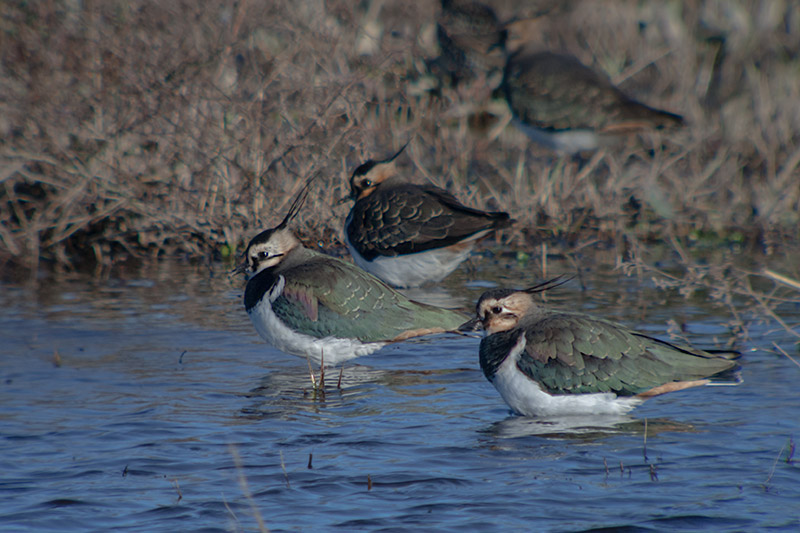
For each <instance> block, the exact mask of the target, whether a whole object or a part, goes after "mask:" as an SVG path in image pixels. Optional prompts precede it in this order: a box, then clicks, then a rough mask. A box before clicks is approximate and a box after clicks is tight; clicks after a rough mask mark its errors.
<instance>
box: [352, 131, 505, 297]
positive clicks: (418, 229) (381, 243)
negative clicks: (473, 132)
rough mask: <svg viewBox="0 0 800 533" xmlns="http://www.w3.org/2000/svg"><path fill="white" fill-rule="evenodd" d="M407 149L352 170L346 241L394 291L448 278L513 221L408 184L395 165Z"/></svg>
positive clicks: (359, 261) (356, 256) (366, 266)
mask: <svg viewBox="0 0 800 533" xmlns="http://www.w3.org/2000/svg"><path fill="white" fill-rule="evenodd" d="M404 148H405V146H404V147H403V148H401V149H400V151H399V152H397V153H396V154H395V155H393V156H392V157H390V158H388V159H385V160H383V161H373V160H369V161H367V162H366V163H363V164H362V165H360V166H359V167H358V168H356V169H355V171H354V172H353V175H352V177H351V178H350V198H351V199H352V200H355V205H354V206H353V208H352V209H351V210H350V213H349V214H348V215H347V220H346V221H345V240H346V243H347V248H348V249H349V250H350V254H351V255H352V256H353V260H354V261H355V262H356V264H357V265H358V266H360V267H361V268H363V269H364V270H366V271H368V272H370V273H372V274H374V275H375V276H377V277H379V278H381V279H382V280H383V281H385V282H386V283H389V284H390V285H394V286H395V287H417V286H419V285H422V284H423V283H427V282H433V281H441V280H442V279H444V278H445V277H447V276H448V275H449V274H450V273H451V272H453V271H454V270H455V269H456V268H457V267H458V265H459V264H460V263H461V262H462V261H464V260H465V259H467V257H469V255H470V253H471V252H472V249H473V248H474V247H475V244H476V243H477V242H478V240H480V239H481V238H483V237H486V236H487V235H489V234H490V233H492V232H493V231H495V230H498V229H501V228H504V227H506V226H509V225H510V224H511V223H512V222H513V220H511V219H510V218H509V216H508V213H503V212H487V211H480V210H478V209H473V208H471V207H467V206H465V205H462V204H461V203H460V202H459V201H458V200H456V198H455V197H454V196H453V195H451V194H450V193H448V192H447V191H445V190H443V189H440V188H438V187H434V186H432V185H415V184H412V183H407V182H406V181H404V180H403V178H402V177H401V176H400V175H399V174H398V171H397V167H396V165H395V159H396V158H397V156H398V155H400V153H402V151H403V149H404ZM345 200H346V199H345Z"/></svg>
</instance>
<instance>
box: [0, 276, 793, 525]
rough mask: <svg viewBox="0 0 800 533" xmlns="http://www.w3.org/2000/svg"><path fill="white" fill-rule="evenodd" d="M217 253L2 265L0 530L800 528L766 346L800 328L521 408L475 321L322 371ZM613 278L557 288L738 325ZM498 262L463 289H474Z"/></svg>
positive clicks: (789, 376) (650, 316)
mask: <svg viewBox="0 0 800 533" xmlns="http://www.w3.org/2000/svg"><path fill="white" fill-rule="evenodd" d="M222 272H223V269H222V268H221V267H220V269H219V271H216V270H215V271H212V272H197V271H195V270H193V269H191V268H189V267H183V268H179V267H173V268H172V269H169V270H166V271H164V272H160V271H159V272H154V273H150V274H141V275H139V276H140V277H137V276H130V279H127V280H126V279H105V280H102V281H99V280H92V279H91V278H84V277H80V276H75V277H69V278H65V279H60V280H58V282H52V283H48V282H42V283H40V284H38V285H36V286H31V285H27V284H13V283H6V284H4V285H3V286H2V289H1V290H0V336H1V337H2V345H1V346H0V472H2V474H0V529H2V530H3V531H38V530H59V531H108V530H112V529H113V530H116V531H125V530H135V531H177V530H182V531H231V530H234V531H253V530H257V529H258V520H259V519H260V520H263V523H264V525H265V527H267V528H269V530H270V531H298V530H311V529H318V528H324V529H338V530H341V531H352V530H373V531H376V530H377V531H400V530H412V529H413V530H417V529H427V530H437V531H463V530H465V529H467V530H470V531H507V530H551V531H576V530H592V529H599V528H627V530H629V531H663V530H682V531H686V530H690V531H691V530H701V529H712V530H716V531H742V530H754V529H775V530H786V531H792V530H800V503H798V502H800V466H798V463H797V461H796V460H794V459H795V458H794V457H791V458H790V453H791V452H790V448H791V447H792V446H793V442H794V439H797V438H798V436H800V432H799V431H798V428H799V427H800V395H798V394H797V387H796V383H797V379H798V375H799V374H798V369H797V368H796V367H794V366H792V364H791V363H790V362H789V361H788V360H787V359H786V358H784V357H782V356H779V355H776V354H774V353H772V352H770V351H767V350H768V349H770V348H771V346H772V342H776V343H778V344H779V345H780V346H782V347H783V348H784V349H786V350H787V351H790V352H792V351H794V352H795V353H796V348H795V347H794V346H793V344H792V342H793V339H791V338H790V336H789V335H788V334H786V333H785V332H781V330H780V329H776V328H775V327H773V326H772V325H767V324H765V325H757V324H756V325H754V326H753V327H752V328H751V331H750V333H751V339H750V340H749V341H748V342H749V344H748V345H746V346H743V348H745V349H746V350H748V351H747V352H746V354H745V356H744V379H745V382H744V384H742V385H740V386H738V387H704V388H701V389H696V390H690V391H683V392H679V393H674V394H671V395H668V396H664V397H660V398H657V399H654V400H651V401H649V402H647V403H646V404H645V405H644V406H642V407H641V408H639V409H637V410H635V411H634V412H633V413H632V414H631V415H630V416H627V417H622V418H619V419H602V418H595V419H590V420H569V419H567V420H565V419H561V420H558V419H556V420H539V419H526V418H521V417H515V416H511V415H510V414H509V412H508V409H507V408H506V407H505V405H504V404H503V402H502V400H501V399H500V397H499V396H498V395H497V393H496V392H495V390H494V389H493V388H492V387H491V385H490V384H489V383H488V382H487V381H486V380H485V379H484V378H483V375H482V374H481V372H480V369H479V368H478V362H477V346H478V340H477V339H474V338H467V337H439V338H434V339H423V340H418V341H416V342H409V343H405V344H400V345H395V346H391V347H389V348H386V349H384V350H383V351H381V352H379V353H377V354H374V355H372V356H368V357H364V358H361V359H359V360H357V364H349V365H347V366H346V367H345V368H344V371H343V373H342V375H341V383H342V385H341V388H339V387H337V381H338V380H339V374H338V371H336V370H330V371H329V372H328V373H327V375H326V384H327V386H326V389H325V393H324V395H323V394H319V393H315V392H314V391H313V389H312V387H311V384H310V378H309V371H308V366H307V365H306V363H305V362H304V361H302V360H301V359H299V358H296V357H292V356H288V355H284V354H282V353H281V352H278V351H276V350H274V349H272V348H271V347H269V346H267V345H266V344H264V343H263V342H262V341H261V340H260V339H259V338H258V336H257V335H256V333H255V331H254V330H253V328H252V326H251V325H250V323H249V320H248V319H247V317H246V315H245V313H244V311H243V309H242V307H241V302H240V297H241V292H242V291H241V286H240V284H239V283H238V282H237V281H229V280H228V279H226V278H225V277H224V276H222V275H221V273H222ZM210 274H214V275H210ZM619 277H620V276H619V274H617V273H614V274H613V275H611V274H606V275H601V274H597V275H596V276H595V277H590V278H589V279H587V280H586V282H587V283H588V285H589V287H590V290H591V292H590V293H589V295H587V294H585V293H581V292H580V291H579V287H578V286H577V284H573V286H570V285H567V286H565V287H563V288H562V289H559V295H554V301H553V305H555V306H558V305H567V306H570V307H573V308H574V307H576V306H577V307H578V308H581V309H584V310H587V311H590V312H593V313H596V312H603V313H604V314H606V315H607V316H611V317H612V318H614V319H615V320H619V321H622V322H625V323H626V324H630V325H631V326H634V327H637V328H639V329H644V330H647V331H651V332H652V333H655V334H658V335H660V336H665V335H666V329H667V320H669V319H670V318H673V316H675V315H676V314H679V315H680V316H681V317H682V319H683V320H685V322H686V323H687V324H690V325H691V327H690V329H689V332H688V334H689V335H690V338H691V340H692V341H693V342H695V343H696V344H698V345H701V346H715V345H717V346H718V344H717V343H718V342H719V341H720V340H724V339H725V335H726V331H725V328H724V327H723V323H724V322H725V321H726V320H727V318H726V317H725V316H724V314H720V312H719V311H717V310H715V308H714V307H713V306H711V305H702V302H699V303H698V302H695V301H692V302H687V301H686V300H683V299H682V298H680V297H675V299H674V300H673V299H671V298H668V297H665V296H664V295H663V294H662V293H657V294H658V295H659V296H658V298H654V297H653V295H654V294H656V293H655V291H653V290H652V288H650V289H646V288H642V287H640V286H638V285H637V282H636V280H632V279H631V280H628V279H623V280H622V281H621V282H620V280H619ZM502 282H503V280H501V283H502ZM487 284H491V283H490V282H487V283H469V282H467V280H465V279H462V278H459V277H458V276H456V278H454V279H453V280H448V286H447V289H448V290H449V291H450V292H451V293H455V294H458V295H459V296H460V298H461V299H462V300H463V301H466V302H468V303H470V304H471V302H474V299H475V298H476V297H477V295H478V294H479V293H480V291H481V290H482V288H483V286H485V285H487ZM648 290H649V291H650V292H649V293H648V292H647V291H648ZM654 301H657V302H658V305H653V302H654ZM598 310H600V311H598ZM643 310H644V312H643ZM794 312H795V315H794V316H793V317H790V318H792V320H793V321H794V322H797V318H798V316H800V311H798V310H796V309H795V310H794ZM645 432H646V437H647V438H646V443H645Z"/></svg>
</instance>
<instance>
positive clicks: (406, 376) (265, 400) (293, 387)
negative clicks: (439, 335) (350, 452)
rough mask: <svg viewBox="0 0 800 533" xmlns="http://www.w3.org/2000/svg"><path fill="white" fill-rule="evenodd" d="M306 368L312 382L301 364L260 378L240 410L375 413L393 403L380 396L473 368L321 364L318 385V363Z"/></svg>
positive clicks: (410, 394)
mask: <svg viewBox="0 0 800 533" xmlns="http://www.w3.org/2000/svg"><path fill="white" fill-rule="evenodd" d="M312 370H313V374H314V378H313V379H314V380H313V381H312V378H311V373H312V371H311V370H309V368H307V367H306V368H303V367H302V366H298V367H296V368H291V369H282V370H281V371H279V372H272V373H270V374H267V375H266V376H264V377H262V378H261V380H260V382H259V384H258V386H257V387H255V388H254V389H252V390H250V391H249V392H247V393H244V394H243V395H242V396H244V397H245V398H248V399H250V400H251V403H250V405H248V406H246V407H243V408H242V410H241V415H242V416H244V417H246V418H255V419H261V418H282V419H286V418H291V417H292V416H293V415H297V414H300V413H305V414H320V413H322V412H323V411H330V410H337V414H338V415H339V416H348V415H350V416H363V415H367V414H378V413H380V411H381V410H382V409H384V408H386V407H387V406H389V407H391V405H392V403H393V402H392V401H391V400H384V401H382V400H381V396H386V395H393V396H396V397H400V398H411V399H413V398H416V397H424V396H427V395H429V394H434V393H435V392H437V391H441V390H442V389H443V387H444V386H445V385H446V384H448V383H451V382H453V381H459V380H462V379H463V374H464V372H473V371H474V370H473V369H462V368H454V369H435V370H383V369H376V368H371V367H369V366H364V365H358V364H356V365H351V366H345V367H338V368H336V367H331V368H326V369H325V374H324V382H323V383H322V386H320V378H321V372H320V368H314V369H312ZM365 400H366V401H365ZM394 401H395V402H396V401H398V400H394Z"/></svg>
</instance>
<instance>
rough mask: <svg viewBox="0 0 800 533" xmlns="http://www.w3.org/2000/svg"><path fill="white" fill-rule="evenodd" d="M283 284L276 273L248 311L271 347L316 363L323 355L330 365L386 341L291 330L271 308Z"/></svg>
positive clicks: (259, 332) (380, 346)
mask: <svg viewBox="0 0 800 533" xmlns="http://www.w3.org/2000/svg"><path fill="white" fill-rule="evenodd" d="M285 285H286V280H285V279H284V277H283V276H278V281H277V283H275V285H274V286H273V287H272V289H271V290H270V291H269V294H268V295H266V296H267V298H262V299H261V301H259V302H258V304H256V305H255V306H254V307H252V308H251V309H250V310H249V311H248V314H249V315H250V320H251V321H252V322H253V326H255V328H256V331H257V332H258V334H259V335H261V337H262V338H263V339H264V340H265V341H267V342H268V343H270V344H271V345H273V346H274V347H275V348H277V349H279V350H281V351H282V352H286V353H288V354H292V355H298V356H300V357H308V358H310V359H311V362H312V363H314V364H315V365H317V366H318V365H319V364H320V362H321V361H322V360H323V358H324V361H325V366H333V365H338V364H339V363H342V362H344V361H347V360H349V359H353V358H355V357H359V356H361V355H367V354H371V353H372V352H375V351H377V350H379V349H381V348H382V347H383V346H385V345H386V343H383V342H369V343H363V342H361V341H359V340H357V339H347V338H338V337H322V338H319V337H314V336H311V335H307V334H304V333H300V332H297V331H294V330H292V329H291V328H289V327H288V326H287V325H286V324H284V323H283V321H281V319H280V318H278V316H277V315H276V314H275V313H274V312H273V310H272V302H274V301H275V300H276V299H277V298H278V296H280V295H281V293H282V292H283V288H284V286H285Z"/></svg>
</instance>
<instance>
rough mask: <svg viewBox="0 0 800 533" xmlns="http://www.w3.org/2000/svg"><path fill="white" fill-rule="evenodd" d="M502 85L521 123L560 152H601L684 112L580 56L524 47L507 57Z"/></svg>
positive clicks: (671, 122) (675, 121) (536, 138)
mask: <svg viewBox="0 0 800 533" xmlns="http://www.w3.org/2000/svg"><path fill="white" fill-rule="evenodd" d="M500 87H501V89H502V92H503V94H504V95H505V98H506V101H507V103H508V106H509V108H510V110H511V113H512V115H513V119H514V122H515V123H516V125H517V126H518V127H519V128H520V129H521V130H523V131H524V132H525V133H526V134H527V135H528V136H529V137H530V138H531V139H532V140H533V141H535V142H537V143H539V144H541V145H544V146H546V147H548V148H550V149H552V150H555V151H556V152H560V153H565V154H574V153H578V152H581V151H584V150H596V149H598V148H601V147H603V146H606V145H610V144H613V143H614V142H615V141H616V140H618V139H620V138H622V137H624V136H626V135H628V134H631V133H634V132H637V131H642V130H648V129H662V128H666V127H670V126H679V125H681V124H682V123H683V119H682V118H681V116H679V115H676V114H674V113H670V112H668V111H662V110H660V109H655V108H652V107H649V106H647V105H645V104H642V103H640V102H637V101H636V100H634V99H633V98H631V97H629V96H627V95H626V94H625V93H623V92H622V91H621V90H620V89H619V88H617V87H616V86H615V85H613V84H612V83H611V80H609V79H608V77H607V76H605V75H604V74H601V73H599V72H596V71H594V70H592V69H591V68H589V67H587V66H586V65H584V64H583V63H581V62H580V61H579V60H578V59H577V58H575V57H573V56H570V55H565V54H560V53H555V52H550V51H543V50H536V49H534V50H532V51H526V50H525V49H524V48H523V49H520V50H518V51H516V52H515V53H513V54H511V55H510V56H509V57H508V60H507V62H506V66H505V70H504V73H503V81H502V83H501V86H500Z"/></svg>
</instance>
